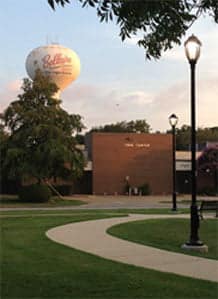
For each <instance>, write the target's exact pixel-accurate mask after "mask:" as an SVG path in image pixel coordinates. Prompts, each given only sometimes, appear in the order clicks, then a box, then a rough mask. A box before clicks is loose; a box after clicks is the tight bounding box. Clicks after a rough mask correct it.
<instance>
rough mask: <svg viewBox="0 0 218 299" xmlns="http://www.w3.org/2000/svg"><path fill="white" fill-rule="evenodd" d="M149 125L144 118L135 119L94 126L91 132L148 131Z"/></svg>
mask: <svg viewBox="0 0 218 299" xmlns="http://www.w3.org/2000/svg"><path fill="white" fill-rule="evenodd" d="M150 130H151V128H150V125H149V124H148V123H147V121H146V120H145V119H137V120H135V121H134V120H131V121H128V122H127V121H121V122H117V123H115V124H107V125H104V126H99V127H94V128H92V129H91V132H108V133H109V132H110V133H149V132H150Z"/></svg>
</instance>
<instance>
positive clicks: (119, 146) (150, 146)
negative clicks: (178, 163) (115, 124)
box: [92, 133, 172, 194]
mask: <svg viewBox="0 0 218 299" xmlns="http://www.w3.org/2000/svg"><path fill="white" fill-rule="evenodd" d="M92 159H93V160H92V161H93V193H94V194H104V193H105V194H115V193H116V192H117V193H118V194H125V184H126V177H129V183H130V185H131V187H139V186H140V185H142V184H144V183H149V186H150V188H151V191H152V194H169V193H171V191H172V136H171V135H168V134H144V133H142V134H141V133H140V134H137V133H93V135H92Z"/></svg>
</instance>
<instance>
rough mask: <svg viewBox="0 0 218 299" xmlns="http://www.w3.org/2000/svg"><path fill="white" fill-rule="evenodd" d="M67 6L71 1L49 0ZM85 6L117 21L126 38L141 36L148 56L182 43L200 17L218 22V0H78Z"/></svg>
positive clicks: (104, 18) (102, 18)
mask: <svg viewBox="0 0 218 299" xmlns="http://www.w3.org/2000/svg"><path fill="white" fill-rule="evenodd" d="M47 1H48V3H49V5H50V6H51V7H52V8H53V9H55V5H56V4H57V5H62V6H64V5H65V4H67V3H70V2H71V1H70V0H47ZM77 1H79V2H81V4H82V6H83V7H84V6H91V7H95V8H96V11H97V15H98V17H99V19H100V21H101V22H103V21H105V22H108V21H109V20H110V21H113V20H115V22H116V23H117V25H118V26H119V27H120V36H121V39H122V40H124V39H126V38H129V37H131V36H134V35H139V36H140V39H139V41H138V45H139V46H142V47H144V49H145V52H146V57H147V58H148V59H150V58H152V57H153V58H160V56H161V52H162V51H166V50H168V49H171V48H172V46H173V45H174V44H180V43H181V38H182V36H184V35H185V33H186V31H187V30H188V29H189V28H190V27H191V26H192V24H193V23H194V22H195V21H196V20H197V19H199V17H200V16H201V15H209V16H210V17H212V19H213V20H214V21H215V22H216V23H218V1H217V0H158V1H157V0H154V1H151V0H77Z"/></svg>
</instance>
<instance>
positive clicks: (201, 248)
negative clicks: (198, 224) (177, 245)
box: [182, 242, 208, 253]
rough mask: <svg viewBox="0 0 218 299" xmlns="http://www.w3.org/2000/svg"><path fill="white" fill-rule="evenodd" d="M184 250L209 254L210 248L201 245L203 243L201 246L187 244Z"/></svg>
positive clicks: (183, 247) (184, 245)
mask: <svg viewBox="0 0 218 299" xmlns="http://www.w3.org/2000/svg"><path fill="white" fill-rule="evenodd" d="M182 249H185V250H192V251H198V252H201V253H207V252H208V246H207V245H205V244H203V243H201V242H199V244H190V243H185V244H183V245H182Z"/></svg>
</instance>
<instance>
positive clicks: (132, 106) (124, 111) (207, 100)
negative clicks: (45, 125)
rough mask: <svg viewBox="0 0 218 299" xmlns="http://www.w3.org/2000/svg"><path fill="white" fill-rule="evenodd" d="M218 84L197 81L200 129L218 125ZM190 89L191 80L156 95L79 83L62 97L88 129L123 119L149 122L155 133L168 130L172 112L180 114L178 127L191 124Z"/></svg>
mask: <svg viewBox="0 0 218 299" xmlns="http://www.w3.org/2000/svg"><path fill="white" fill-rule="evenodd" d="M217 82H218V80H217V79H216V78H215V77H204V78H201V79H200V80H198V82H197V87H196V118H197V126H203V127H207V126H216V125H217V112H216V111H218V97H217V94H218V84H217ZM189 88H190V86H189V82H188V78H187V81H184V80H183V81H178V82H176V83H174V84H173V85H171V86H169V87H167V88H163V89H162V90H157V91H155V92H153V93H147V92H145V91H142V90H135V91H131V90H125V89H118V88H117V89H113V88H110V87H109V86H100V85H85V84H83V85H82V84H78V85H77V86H74V87H71V88H69V90H68V91H66V92H65V93H64V94H63V99H64V100H63V108H64V109H66V110H67V111H68V112H70V113H78V114H80V115H82V116H83V117H84V123H85V124H86V126H87V127H88V128H91V127H93V126H99V125H104V124H106V123H115V122H118V121H122V120H127V121H129V120H135V119H146V120H147V121H148V123H149V124H150V125H151V127H152V128H153V131H156V130H160V131H165V130H167V129H169V122H168V117H169V115H170V114H172V113H175V114H177V115H178V117H179V123H178V126H179V127H180V126H182V125H183V124H190V90H189Z"/></svg>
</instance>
